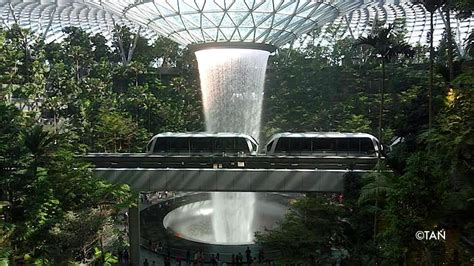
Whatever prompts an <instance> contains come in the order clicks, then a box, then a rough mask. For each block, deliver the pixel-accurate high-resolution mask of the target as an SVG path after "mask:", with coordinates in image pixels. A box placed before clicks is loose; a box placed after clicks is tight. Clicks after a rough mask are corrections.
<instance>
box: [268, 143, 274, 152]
mask: <svg viewBox="0 0 474 266" xmlns="http://www.w3.org/2000/svg"><path fill="white" fill-rule="evenodd" d="M273 142H275V141H274V140H272V141H271V142H270V143H268V144H267V152H270V151H271V150H272V146H273Z"/></svg>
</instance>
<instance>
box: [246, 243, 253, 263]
mask: <svg viewBox="0 0 474 266" xmlns="http://www.w3.org/2000/svg"><path fill="white" fill-rule="evenodd" d="M245 258H246V259H247V264H248V265H250V263H252V251H250V248H249V247H247V249H246V250H245Z"/></svg>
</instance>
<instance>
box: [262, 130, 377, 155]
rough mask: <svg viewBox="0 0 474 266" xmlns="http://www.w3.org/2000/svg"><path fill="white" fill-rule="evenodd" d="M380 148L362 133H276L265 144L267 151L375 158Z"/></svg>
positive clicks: (279, 153)
mask: <svg viewBox="0 0 474 266" xmlns="http://www.w3.org/2000/svg"><path fill="white" fill-rule="evenodd" d="M379 147H380V144H379V141H378V140H377V138H375V137H374V136H372V135H370V134H365V133H339V132H308V133H279V134H275V135H273V136H272V138H271V139H270V141H269V142H268V144H267V145H266V154H267V155H279V156H359V157H378V155H379V151H380V148H379ZM381 155H382V154H381Z"/></svg>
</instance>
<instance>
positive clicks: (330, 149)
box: [312, 138, 336, 153]
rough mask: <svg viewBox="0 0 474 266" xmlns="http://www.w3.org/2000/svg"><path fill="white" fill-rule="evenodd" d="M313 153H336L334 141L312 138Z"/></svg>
mask: <svg viewBox="0 0 474 266" xmlns="http://www.w3.org/2000/svg"><path fill="white" fill-rule="evenodd" d="M312 142H313V153H336V139H334V138H313V139H312Z"/></svg>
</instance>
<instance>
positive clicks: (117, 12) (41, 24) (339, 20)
mask: <svg viewBox="0 0 474 266" xmlns="http://www.w3.org/2000/svg"><path fill="white" fill-rule="evenodd" d="M400 19H403V20H405V26H406V36H407V41H408V42H409V43H411V44H416V43H420V44H422V45H426V44H427V34H428V31H429V13H428V12H427V11H426V10H425V9H424V8H423V7H422V6H421V5H415V4H412V3H410V2H409V1H408V0H121V1H116V0H0V22H1V23H2V27H5V26H7V27H8V26H9V25H11V24H12V23H18V24H19V25H20V26H21V27H24V28H29V29H31V30H32V31H33V32H35V33H37V34H38V35H40V36H42V37H44V38H45V41H46V42H52V41H55V40H60V39H61V38H62V37H63V36H64V33H62V29H63V28H65V27H69V26H75V27H81V28H83V29H84V30H86V31H87V32H89V33H92V34H95V33H102V34H103V35H104V36H105V37H107V38H109V39H110V38H111V34H112V30H113V28H114V25H115V24H119V25H127V26H129V27H131V28H132V30H133V31H136V30H137V29H138V27H140V28H141V31H140V34H141V35H142V36H144V37H148V38H153V37H155V36H156V35H157V34H158V35H162V36H166V37H168V38H170V39H172V40H174V41H176V42H178V43H180V44H183V45H187V44H196V43H212V42H248V43H265V44H271V45H275V46H281V45H284V44H286V43H289V42H292V41H294V40H295V39H296V38H298V37H299V36H305V33H308V32H312V31H314V30H315V29H318V28H321V33H320V34H319V35H318V36H317V37H316V38H314V39H313V41H314V42H315V44H323V45H331V44H332V42H333V41H334V40H337V39H340V38H344V37H348V36H349V37H350V36H352V37H354V38H357V37H359V36H362V35H366V34H368V33H370V32H371V30H372V27H371V25H372V24H373V21H375V20H378V21H381V22H384V23H393V22H394V21H395V20H400ZM473 24H474V19H473V18H472V17H471V18H470V19H467V20H464V21H460V20H458V19H456V18H455V14H453V17H452V18H451V27H452V29H453V30H454V32H455V38H456V41H457V43H458V49H460V47H462V44H463V43H464V40H465V38H466V37H467V35H468V34H469V33H470V32H471V31H472V30H473V29H474V25H473ZM445 26H446V24H445V21H444V17H443V16H442V14H440V13H439V12H437V13H436V14H435V33H434V42H435V44H437V43H439V41H440V40H441V38H442V33H443V32H444V29H445ZM312 38H313V37H312Z"/></svg>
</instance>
